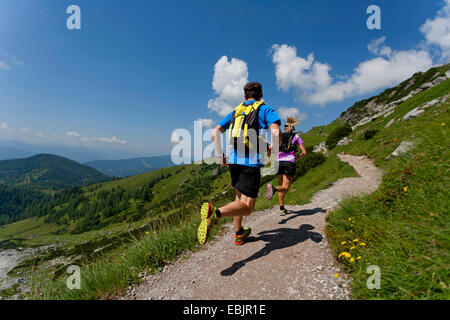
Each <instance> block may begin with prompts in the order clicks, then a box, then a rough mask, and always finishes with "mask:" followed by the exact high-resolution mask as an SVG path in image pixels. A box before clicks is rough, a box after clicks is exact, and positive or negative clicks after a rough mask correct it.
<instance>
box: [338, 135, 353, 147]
mask: <svg viewBox="0 0 450 320" xmlns="http://www.w3.org/2000/svg"><path fill="white" fill-rule="evenodd" d="M352 142H353V140H352V139H350V138H347V137H344V138H342V139H341V140H339V142H338V143H337V145H338V146H346V145H348V144H350V143H352Z"/></svg>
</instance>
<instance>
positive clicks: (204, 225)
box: [197, 202, 220, 244]
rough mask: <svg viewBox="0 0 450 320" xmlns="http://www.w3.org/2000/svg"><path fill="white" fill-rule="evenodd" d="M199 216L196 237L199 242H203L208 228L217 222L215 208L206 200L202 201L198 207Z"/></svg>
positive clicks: (206, 237)
mask: <svg viewBox="0 0 450 320" xmlns="http://www.w3.org/2000/svg"><path fill="white" fill-rule="evenodd" d="M200 218H201V219H202V221H201V222H200V226H199V227H198V230H197V238H198V242H199V243H200V244H205V243H206V241H207V240H208V234H209V230H210V229H211V228H212V227H213V226H216V225H217V224H218V223H219V220H220V218H219V217H218V215H217V208H216V207H214V206H213V205H212V204H210V203H208V202H205V203H203V205H202V208H201V209H200Z"/></svg>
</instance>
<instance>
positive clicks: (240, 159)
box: [219, 100, 281, 167]
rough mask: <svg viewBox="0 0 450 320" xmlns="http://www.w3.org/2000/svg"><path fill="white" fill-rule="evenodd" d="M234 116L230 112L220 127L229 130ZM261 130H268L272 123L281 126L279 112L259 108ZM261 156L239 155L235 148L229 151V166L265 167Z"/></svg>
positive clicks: (266, 107) (267, 107)
mask: <svg viewBox="0 0 450 320" xmlns="http://www.w3.org/2000/svg"><path fill="white" fill-rule="evenodd" d="M253 102H255V100H249V101H247V102H245V104H246V105H250V104H252V103H253ZM232 116H233V111H232V112H230V113H229V114H228V115H227V116H226V117H225V119H223V120H222V121H220V122H219V125H220V126H221V127H222V129H224V130H227V129H228V128H229V126H230V123H231V118H232ZM258 116H259V119H258V120H259V121H258V122H259V129H260V130H264V129H268V128H269V126H270V125H271V124H272V123H276V124H278V125H279V126H281V120H280V117H279V116H278V114H277V112H276V111H275V110H274V109H273V108H272V107H270V106H268V105H262V106H260V107H259V114H258ZM260 160H261V155H260V154H257V153H256V152H253V153H250V154H238V152H237V151H236V150H235V149H234V148H230V149H229V154H228V161H227V162H228V163H229V164H240V165H244V166H249V167H263V166H264V165H263V164H262V163H261V161H260Z"/></svg>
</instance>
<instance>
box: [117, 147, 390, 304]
mask: <svg viewBox="0 0 450 320" xmlns="http://www.w3.org/2000/svg"><path fill="white" fill-rule="evenodd" d="M338 157H339V159H340V160H341V161H344V162H347V163H348V164H350V165H351V166H352V167H353V168H354V169H355V170H356V172H357V173H358V174H359V175H360V177H356V178H344V179H340V180H338V181H337V182H335V183H334V184H333V185H332V186H331V187H329V188H327V189H324V190H321V191H319V192H317V193H315V194H314V196H313V197H312V199H311V202H310V203H308V204H305V205H292V206H286V207H287V209H288V210H290V212H291V213H289V214H287V215H285V216H280V215H279V210H278V206H275V207H274V208H272V209H268V210H264V211H257V212H254V213H252V215H251V216H250V217H244V226H250V227H251V228H252V234H251V236H250V237H249V238H248V240H247V242H246V243H245V244H244V245H243V246H241V247H236V246H235V245H234V230H233V227H232V226H233V224H232V222H231V223H230V224H229V225H226V226H225V228H228V230H227V231H225V232H224V233H223V234H222V235H219V236H217V237H216V239H214V240H213V241H211V242H208V243H207V244H206V245H204V246H203V247H202V248H201V249H200V250H199V251H197V252H195V253H192V252H191V251H189V252H187V253H185V254H183V255H182V256H181V257H180V258H179V259H178V260H176V261H175V262H173V263H171V264H169V265H167V266H165V268H164V270H163V271H162V272H160V273H158V274H156V275H147V276H145V278H144V279H143V281H142V283H141V284H139V285H136V286H132V287H129V288H128V293H127V295H126V296H125V297H123V298H122V299H156V300H162V299H164V300H165V299H175V300H178V299H192V300H197V299H200V300H212V299H219V300H221V299H226V300H233V299H244V300H245V299H255V300H259V299H265V300H279V299H283V300H288V299H292V300H298V299H350V281H351V279H350V277H349V276H348V275H347V274H345V272H343V271H342V269H341V268H340V266H339V264H338V263H337V261H336V259H335V258H334V256H333V254H332V251H331V249H330V247H329V245H328V242H327V239H326V238H325V236H324V230H325V225H326V222H325V217H326V215H327V213H328V212H329V211H331V210H332V209H335V208H336V207H337V206H338V205H339V201H341V200H342V199H343V198H344V197H346V196H354V195H361V194H363V193H371V192H374V191H375V190H376V189H377V188H378V186H379V185H380V183H381V177H382V172H381V170H379V169H378V168H376V167H375V165H374V164H373V161H372V160H370V159H368V158H367V157H365V156H352V155H344V154H339V155H338ZM336 273H339V277H337V278H335V277H334V274H336Z"/></svg>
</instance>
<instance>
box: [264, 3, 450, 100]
mask: <svg viewBox="0 0 450 320" xmlns="http://www.w3.org/2000/svg"><path fill="white" fill-rule="evenodd" d="M443 2H444V7H443V8H442V9H441V10H439V11H438V12H437V14H436V16H435V17H434V18H433V19H428V20H426V22H425V23H424V24H423V25H422V26H421V27H420V31H421V32H422V33H423V34H424V36H425V41H424V42H423V43H419V44H417V48H416V49H412V50H403V51H398V50H395V49H392V48H391V47H389V46H387V45H386V44H385V42H386V37H380V38H377V39H374V40H372V41H371V42H370V43H369V44H368V46H367V49H368V50H369V51H370V52H371V53H372V54H374V55H375V57H374V58H372V59H369V60H366V61H363V62H360V63H359V64H358V66H357V67H356V68H355V69H354V70H353V73H352V74H350V75H344V76H335V77H332V76H331V75H330V70H331V67H330V66H329V65H328V64H326V63H323V62H319V61H317V60H316V59H315V58H314V54H313V53H310V54H308V55H307V56H300V55H297V49H296V48H295V47H293V46H289V45H287V44H282V45H278V44H275V45H273V46H272V48H271V55H272V61H273V63H274V65H275V75H276V80H277V85H278V88H279V89H281V90H283V91H289V90H293V91H294V92H295V95H296V100H299V101H302V102H305V103H309V104H312V105H321V106H323V105H325V104H327V103H329V102H334V101H342V100H343V99H345V98H348V97H351V96H356V95H362V94H367V93H371V92H374V91H375V90H378V89H381V88H385V87H389V86H394V85H397V84H398V83H399V82H401V81H403V80H405V79H407V78H409V77H411V76H412V75H413V74H414V73H416V72H418V71H426V70H428V69H429V68H431V67H432V66H433V59H432V57H431V54H430V52H431V48H432V47H433V48H438V50H439V59H440V60H441V62H447V61H448V59H449V58H450V0H445V1H443ZM424 44H425V45H424Z"/></svg>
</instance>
